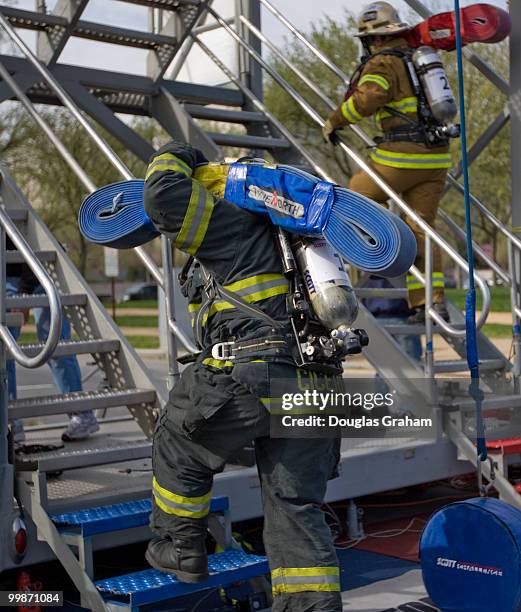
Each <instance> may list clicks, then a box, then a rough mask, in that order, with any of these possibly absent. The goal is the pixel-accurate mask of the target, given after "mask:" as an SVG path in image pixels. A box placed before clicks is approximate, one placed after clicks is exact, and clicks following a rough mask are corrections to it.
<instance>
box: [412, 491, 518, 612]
mask: <svg viewBox="0 0 521 612" xmlns="http://www.w3.org/2000/svg"><path fill="white" fill-rule="evenodd" d="M420 557H421V565H422V573H423V581H424V583H425V587H426V589H427V592H428V593H429V596H430V597H431V599H432V600H433V602H434V603H435V605H436V606H438V607H439V608H440V609H441V610H443V612H520V611H521V511H520V510H518V509H517V508H514V507H513V506H510V505H509V504H507V503H505V502H502V501H499V500H497V499H488V498H477V499H470V500H466V501H463V502H458V503H455V504H451V505H449V506H446V507H445V508H442V509H441V510H439V511H438V512H436V513H435V514H434V516H433V517H432V518H431V520H430V521H429V523H428V525H427V527H426V528H425V530H424V532H423V534H422V537H421V541H420Z"/></svg>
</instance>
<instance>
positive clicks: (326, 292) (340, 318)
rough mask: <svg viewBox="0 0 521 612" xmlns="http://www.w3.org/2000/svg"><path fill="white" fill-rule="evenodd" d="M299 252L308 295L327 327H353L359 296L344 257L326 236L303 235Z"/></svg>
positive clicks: (297, 247)
mask: <svg viewBox="0 0 521 612" xmlns="http://www.w3.org/2000/svg"><path fill="white" fill-rule="evenodd" d="M295 254H296V257H297V262H298V266H299V270H300V273H301V275H302V278H303V280H304V285H305V289H306V293H307V296H308V299H309V301H310V303H311V306H312V308H313V311H314V313H315V315H316V317H317V318H318V320H319V321H320V322H321V323H322V325H324V326H325V327H326V328H327V329H331V330H333V329H344V328H348V327H350V326H351V325H352V324H353V323H354V321H355V319H356V317H357V315H358V300H357V298H356V295H355V292H354V291H353V287H352V285H351V281H350V279H349V276H348V274H347V272H346V271H345V268H344V265H343V263H342V260H341V259H340V257H339V256H338V255H337V253H335V251H334V250H333V249H332V248H331V246H330V245H329V244H328V243H327V242H326V241H325V240H324V239H323V238H300V239H299V240H298V242H297V243H296V245H295Z"/></svg>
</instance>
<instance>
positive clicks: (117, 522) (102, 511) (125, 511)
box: [51, 497, 229, 536]
mask: <svg viewBox="0 0 521 612" xmlns="http://www.w3.org/2000/svg"><path fill="white" fill-rule="evenodd" d="M228 507H229V504H228V498H227V497H213V498H212V502H211V505H210V512H224V511H225V510H228ZM151 512H152V501H151V500H150V498H147V499H139V500H136V501H129V502H122V503H120V504H111V505H110V506H97V507H94V508H85V509H84V510H77V511H75V512H66V513H64V514H52V515H51V520H52V521H53V522H54V524H55V525H56V526H57V527H58V528H59V529H60V531H75V532H81V534H82V535H84V536H90V535H95V534H97V533H107V532H111V531H121V530H122V529H130V528H131V527H141V526H143V525H147V524H148V517H149V515H150V513H151Z"/></svg>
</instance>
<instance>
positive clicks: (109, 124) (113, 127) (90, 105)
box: [61, 81, 154, 162]
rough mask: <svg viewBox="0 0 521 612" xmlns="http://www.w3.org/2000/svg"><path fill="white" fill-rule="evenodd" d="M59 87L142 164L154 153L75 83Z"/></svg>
mask: <svg viewBox="0 0 521 612" xmlns="http://www.w3.org/2000/svg"><path fill="white" fill-rule="evenodd" d="M61 85H62V86H63V87H64V88H65V89H66V90H67V92H68V93H69V95H70V96H71V97H72V98H73V100H74V101H75V102H76V104H77V105H78V106H79V107H80V108H81V109H83V110H84V111H85V112H86V113H87V114H88V115H90V116H91V117H92V118H93V119H94V120H95V121H96V122H97V123H99V124H100V125H101V126H102V127H103V128H105V129H106V130H107V132H109V133H110V134H112V136H114V137H115V138H117V139H118V140H119V141H120V142H122V143H123V144H124V145H125V147H127V149H129V151H131V152H132V153H134V155H135V156H136V157H137V158H138V159H141V160H142V161H144V162H147V161H148V159H149V158H150V156H151V155H152V154H153V153H154V148H153V147H152V145H151V144H150V143H148V142H147V141H146V140H144V139H143V138H141V136H139V134H136V132H134V130H132V129H131V128H130V127H129V126H128V125H127V124H126V123H123V121H121V119H118V118H117V117H116V115H115V114H114V113H113V112H112V111H111V110H110V108H108V107H107V106H105V104H103V103H102V102H100V101H99V100H98V99H97V98H96V97H95V96H93V95H92V94H91V93H90V92H89V91H88V90H87V89H85V87H83V86H82V85H81V84H80V83H78V82H76V81H61Z"/></svg>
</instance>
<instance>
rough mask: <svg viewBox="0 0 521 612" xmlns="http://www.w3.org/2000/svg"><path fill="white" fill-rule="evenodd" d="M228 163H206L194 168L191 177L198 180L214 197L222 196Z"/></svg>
mask: <svg viewBox="0 0 521 612" xmlns="http://www.w3.org/2000/svg"><path fill="white" fill-rule="evenodd" d="M229 168H230V165H229V164H208V165H207V166H198V167H197V168H194V174H193V177H194V179H196V180H197V181H200V182H201V183H202V184H203V185H204V186H205V188H206V189H208V191H209V192H210V193H211V194H213V195H214V196H215V197H218V198H223V197H224V190H225V189H226V177H227V176H228V170H229Z"/></svg>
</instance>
